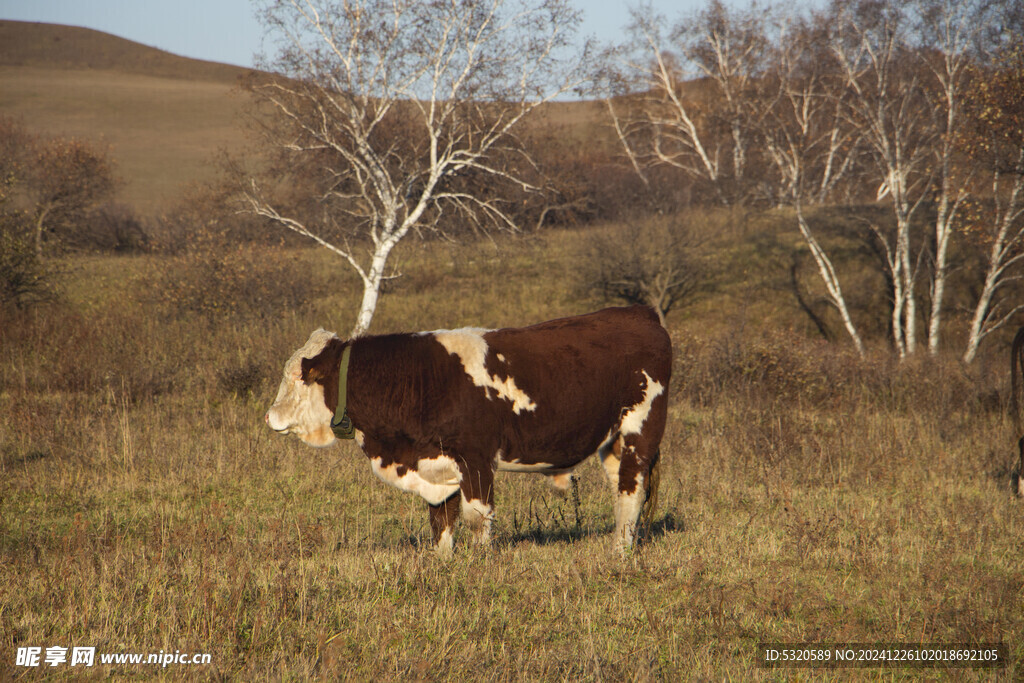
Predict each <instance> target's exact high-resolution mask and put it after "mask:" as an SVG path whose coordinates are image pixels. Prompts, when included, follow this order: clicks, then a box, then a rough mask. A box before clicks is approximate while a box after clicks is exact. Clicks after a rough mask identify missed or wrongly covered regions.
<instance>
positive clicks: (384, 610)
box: [0, 228, 1024, 681]
mask: <svg viewBox="0 0 1024 683" xmlns="http://www.w3.org/2000/svg"><path fill="white" fill-rule="evenodd" d="M608 229H613V228H608ZM580 241H581V235H580V234H579V233H575V232H564V233H557V232H552V233H547V234H543V235H541V236H537V237H533V238H530V239H522V240H518V241H515V242H506V241H503V240H499V241H498V242H496V243H492V242H482V243H480V244H477V245H470V246H466V247H461V248H460V247H454V246H451V245H447V244H443V243H439V244H431V245H428V246H426V247H420V246H408V247H406V248H405V249H404V251H403V253H402V254H401V255H400V257H401V258H400V262H401V264H400V267H401V270H402V272H403V273H404V277H403V278H402V279H400V280H398V281H396V282H395V283H394V285H393V287H392V288H391V290H390V291H389V293H388V294H387V296H386V297H385V298H384V300H383V302H382V306H381V308H380V309H379V312H378V317H377V319H376V320H375V322H374V331H375V332H384V331H390V330H401V329H405V330H409V329H434V328H441V327H454V326H459V325H465V324H472V325H483V326H500V325H516V324H521V323H527V322H533V321H538V320H542V319H546V318H550V317H556V316H561V315H567V314H572V313H577V312H582V311H586V310H591V309H593V308H596V307H597V306H599V305H600V304H599V302H597V301H594V300H592V299H590V298H588V296H587V295H585V294H583V293H580V292H579V291H578V290H577V289H576V288H575V286H574V283H573V272H574V269H575V267H574V263H575V259H576V258H577V256H578V252H577V246H576V245H578V244H579V243H580ZM253 249H256V248H255V247H254V248H253ZM246 253H247V254H248V256H251V257H252V258H251V259H249V260H246V259H244V258H242V259H240V260H238V261H237V262H235V263H236V267H237V268H238V269H239V270H240V271H245V273H246V274H244V275H242V274H240V275H239V278H241V279H240V280H239V281H240V282H241V283H242V286H241V289H240V291H243V292H248V293H249V294H250V295H253V296H255V295H256V294H258V295H259V297H260V302H261V303H260V305H259V306H258V307H255V308H254V307H246V306H245V305H244V301H231V299H230V297H229V296H227V295H225V296H224V297H223V303H224V307H223V308H222V309H219V310H218V309H216V308H212V309H209V308H208V309H203V310H198V311H196V310H192V309H190V308H189V306H188V305H187V304H188V302H187V301H181V300H180V299H179V298H178V294H177V293H179V292H182V291H188V289H187V287H182V286H181V284H180V283H181V282H182V281H190V279H191V280H194V279H195V278H196V277H199V278H202V277H203V275H202V272H200V271H197V270H196V266H195V264H194V263H192V262H190V261H189V260H188V259H187V258H185V257H177V258H172V257H164V256H156V255H147V256H132V257H106V256H90V257H84V256H80V257H74V258H70V259H68V260H67V262H66V263H65V264H64V268H65V273H66V274H65V278H64V279H65V295H64V300H63V301H62V302H61V303H58V304H54V305H52V306H48V307H40V308H36V309H34V310H32V311H30V312H27V313H14V312H5V313H2V314H0V315H4V316H5V317H4V319H3V321H2V322H0V414H2V415H3V416H4V418H3V419H2V420H0V566H2V567H3V571H2V572H0V678H23V677H29V678H35V677H40V676H43V675H47V676H52V677H55V678H57V679H61V678H64V677H70V676H71V674H72V673H73V672H75V671H77V670H76V669H73V668H71V667H69V666H68V665H67V664H64V665H61V666H59V667H57V668H54V669H52V671H49V670H45V671H44V669H48V667H40V668H38V669H27V668H24V667H17V666H15V652H16V650H17V648H18V647H28V646H36V647H42V648H44V651H45V648H47V647H50V646H63V647H68V648H71V647H76V646H86V647H96V652H97V653H150V652H153V653H156V652H159V651H161V650H162V651H163V652H174V651H181V652H187V653H197V652H199V653H209V654H210V655H211V663H210V664H208V665H196V666H189V665H170V666H168V667H167V668H164V669H161V668H160V667H159V666H155V665H144V664H142V665H116V664H109V665H100V664H99V663H98V662H97V664H96V666H95V667H94V668H93V669H91V670H89V671H90V673H93V674H96V673H100V674H103V675H113V676H118V677H134V678H150V677H156V676H166V677H173V678H176V679H177V678H187V679H199V680H206V679H225V678H226V679H239V680H253V679H259V678H273V679H304V678H308V677H319V678H322V679H326V680H331V679H348V680H371V679H385V680H386V679H394V678H407V679H414V680H462V679H468V680H497V681H504V680H524V679H525V680H567V679H585V680H604V681H614V680H781V679H787V680H788V679H791V678H793V677H796V678H799V679H809V678H812V679H815V680H818V679H827V680H832V679H834V680H848V679H867V680H876V679H879V678H881V679H885V680H890V679H893V678H895V679H904V678H917V677H918V676H919V675H920V674H921V673H925V674H926V675H927V677H929V678H936V677H937V678H940V679H950V680H963V679H966V680H988V679H990V678H993V677H994V678H997V679H1006V678H1012V679H1019V678H1021V677H1022V675H1024V674H1022V672H1024V669H1022V668H1021V667H1022V665H1021V664H1020V662H1021V661H1022V658H1024V564H1022V562H1021V557H1022V555H1024V505H1022V503H1021V501H1020V500H1017V499H1015V498H1013V497H1012V496H1011V495H1010V488H1011V476H1012V475H1011V470H1012V457H1013V453H1012V450H1011V438H1012V434H1011V427H1010V424H1009V421H1008V419H1007V418H1006V416H1005V415H1006V411H1005V405H1004V400H1005V397H1006V395H1007V384H1008V381H1007V377H1006V372H1005V367H1004V366H1005V363H1004V362H1003V358H1002V355H1001V354H1000V355H995V356H993V357H992V358H989V359H983V361H982V362H980V363H979V364H978V366H977V367H975V368H972V369H971V370H969V371H968V370H964V369H963V368H961V367H960V366H959V365H957V364H956V363H955V362H945V361H943V362H921V363H917V362H913V363H907V364H905V365H904V366H902V367H896V366H895V365H894V363H893V361H892V360H891V357H890V356H889V354H888V353H886V352H885V351H884V350H878V351H875V352H873V353H872V356H871V357H870V358H869V359H868V360H867V361H864V362H861V361H859V360H857V359H856V358H855V356H853V355H851V354H850V353H849V352H848V351H847V350H846V348H845V346H846V345H845V344H843V343H842V342H837V343H835V344H832V345H828V344H825V343H823V342H820V341H816V340H813V339H811V338H809V337H807V336H806V334H805V331H806V327H807V324H806V323H805V322H803V321H802V320H801V319H800V317H799V313H798V312H797V311H795V307H793V306H791V305H789V304H788V303H786V301H787V300H786V294H785V292H783V291H780V290H778V289H773V288H772V287H770V286H767V284H766V282H765V281H762V280H761V279H758V278H765V277H768V276H767V275H763V274H762V275H755V274H756V273H758V272H760V271H764V270H765V269H764V268H763V267H761V266H763V264H758V263H757V262H755V261H751V262H750V264H749V265H750V268H749V273H748V275H747V276H744V277H738V278H736V279H734V280H732V281H730V282H727V283H723V284H722V286H721V287H719V289H718V290H717V292H716V293H715V294H713V295H710V296H709V297H707V298H706V299H705V300H703V301H702V302H701V303H699V304H697V305H695V306H694V307H692V308H690V309H687V310H685V311H682V312H679V313H674V314H672V315H671V316H670V318H669V325H670V328H671V329H670V331H671V333H672V337H673V341H674V345H675V355H676V360H675V363H676V367H675V376H674V378H673V387H672V394H671V402H670V422H669V426H668V432H667V435H666V438H665V441H664V444H663V454H664V470H665V471H664V473H663V478H662V490H661V502H660V508H659V511H658V513H657V514H656V516H655V522H654V524H653V525H652V527H651V528H650V529H649V530H648V532H647V535H646V540H645V542H644V544H643V545H642V546H641V547H640V549H639V550H638V551H637V552H635V553H634V554H633V555H632V556H631V557H629V558H628V559H626V560H622V559H620V558H618V557H617V556H615V555H614V554H613V553H612V546H611V539H610V537H609V531H610V529H611V527H612V524H613V517H612V496H611V494H610V492H609V491H608V490H607V485H606V483H605V481H604V479H603V476H602V474H601V472H600V467H599V465H598V464H597V463H596V462H591V463H587V464H586V465H585V466H584V467H583V468H582V481H581V485H580V497H579V504H578V505H577V504H576V503H575V502H574V500H573V499H572V498H571V497H562V496H560V495H559V494H558V493H557V492H555V491H554V490H553V489H551V488H550V487H549V486H548V485H547V484H546V483H544V482H543V481H540V479H541V478H539V477H532V476H530V475H516V474H510V473H501V474H499V476H498V484H497V486H498V491H497V501H496V503H497V515H498V517H497V520H496V527H495V543H494V545H493V547H492V548H490V549H487V550H483V549H479V548H473V547H469V546H467V545H465V544H459V545H457V552H456V555H455V558H454V559H453V560H451V561H449V562H445V561H441V560H439V559H437V558H435V557H434V556H433V555H432V554H431V553H430V552H429V550H428V549H427V545H428V542H429V537H430V531H429V526H428V524H427V515H426V506H425V504H424V503H423V501H422V500H420V499H418V498H416V497H414V496H412V495H409V494H403V493H401V492H400V491H398V490H396V489H391V488H388V487H386V486H385V485H384V484H383V483H381V482H380V481H378V480H376V479H375V478H374V477H373V475H372V474H371V472H370V468H369V467H368V466H367V463H366V461H365V457H364V456H362V455H361V454H360V453H358V452H357V451H356V450H355V449H354V448H352V447H351V446H350V445H346V446H343V447H336V448H331V449H327V450H314V449H310V448H308V447H306V446H303V445H302V444H300V443H298V442H297V441H295V440H292V439H287V438H281V437H278V436H277V435H275V434H272V433H270V432H269V430H267V429H266V427H265V426H264V424H263V420H262V416H263V413H264V411H265V410H266V408H267V407H268V405H269V403H270V402H271V400H272V398H273V395H274V392H275V391H276V384H277V381H278V377H279V373H280V369H281V367H282V364H283V362H284V360H285V359H286V358H287V356H288V355H289V354H290V353H291V352H292V351H293V350H294V349H295V348H296V347H298V346H299V345H300V344H301V343H302V341H303V340H305V338H306V336H307V335H308V333H309V331H310V330H311V329H313V328H315V327H317V326H320V325H323V326H326V327H328V328H333V329H337V330H338V331H339V332H341V333H344V332H345V331H346V330H347V329H348V327H349V325H350V324H351V321H352V319H353V313H354V307H355V302H356V293H357V283H356V282H355V280H354V279H353V278H352V277H350V276H349V275H348V274H347V273H346V272H345V271H343V270H341V268H340V267H339V264H338V263H337V262H335V261H333V260H332V259H331V257H330V256H329V255H327V254H326V253H321V252H320V251H316V250H294V251H286V252H277V253H275V254H273V255H271V254H267V253H265V252H253V253H249V252H246ZM729 258H732V259H740V260H743V259H746V260H750V259H753V258H755V257H754V256H752V255H751V254H750V253H748V252H744V251H743V250H742V249H739V248H737V249H736V250H734V253H733V255H732V256H730V257H729ZM246 269H249V270H246ZM249 271H252V272H249ZM197 273H198V275H197ZM246 277H249V278H252V279H251V280H245V278H246ZM247 282H248V283H249V284H248V285H246V283H247ZM259 283H262V288H260V287H257V286H256V285H257V284H259ZM194 284H195V283H194V282H192V285H194ZM199 284H200V285H203V284H204V283H203V281H202V280H201V279H200V281H199ZM207 284H211V283H207ZM211 286H212V284H211ZM296 301H299V303H296ZM993 346H994V345H993ZM996 351H1001V350H999V349H996ZM465 536H466V534H465V533H463V534H460V536H459V538H461V539H465ZM457 543H458V541H457ZM768 641H775V642H790V643H792V642H826V641H828V642H836V641H840V642H878V641H890V642H892V641H894V642H946V643H965V644H978V643H986V642H1003V643H1006V644H1007V646H1008V647H1009V650H1010V656H1011V658H1012V663H1011V665H1010V666H1009V667H1008V668H1006V669H1003V670H1000V671H997V672H986V671H981V670H973V669H957V670H951V671H943V670H928V671H924V672H922V671H921V670H914V669H890V670H880V669H845V670H823V669H817V670H808V669H804V670H797V669H780V670H770V669H764V668H759V667H758V655H757V644H758V643H759V642H768Z"/></svg>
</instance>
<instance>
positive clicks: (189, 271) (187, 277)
mask: <svg viewBox="0 0 1024 683" xmlns="http://www.w3.org/2000/svg"><path fill="white" fill-rule="evenodd" d="M310 287H311V284H310V282H309V278H308V276H306V275H304V274H301V273H299V272H296V271H295V269H294V268H292V267H291V263H290V262H289V260H288V259H287V255H286V254H284V253H282V250H281V249H280V248H277V249H274V248H267V247H259V246H255V245H236V244H225V243H223V242H222V241H220V240H217V239H213V238H205V239H202V240H201V241H200V242H199V243H193V245H192V246H191V247H190V248H189V249H188V250H187V251H185V252H183V253H181V254H179V255H177V256H175V257H173V258H172V260H171V262H170V265H169V267H168V268H167V270H166V271H165V272H164V273H163V274H162V275H160V276H158V277H157V278H156V280H155V282H154V283H153V288H152V289H153V291H154V292H155V297H156V299H157V301H158V302H159V303H162V304H164V305H166V306H168V307H170V308H171V309H172V310H173V311H175V312H177V313H179V314H182V313H192V314H199V315H202V316H205V317H209V318H221V317H223V316H230V315H242V316H257V317H262V316H266V315H271V314H275V313H278V312H280V311H282V310H286V309H289V308H297V307H298V306H300V305H301V304H302V303H304V302H305V301H306V300H308V299H309V297H310V295H311V293H312V292H311V290H310Z"/></svg>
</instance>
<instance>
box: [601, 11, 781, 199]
mask: <svg viewBox="0 0 1024 683" xmlns="http://www.w3.org/2000/svg"><path fill="white" fill-rule="evenodd" d="M766 12H767V10H761V9H759V8H758V6H757V5H751V6H750V8H749V9H747V10H738V9H731V8H728V7H726V5H725V4H724V3H722V2H720V0H712V1H711V2H710V3H709V4H708V6H707V7H706V8H705V9H704V10H702V11H700V12H698V13H696V14H694V15H692V16H688V17H683V18H682V19H681V20H680V21H679V22H677V23H676V24H675V25H674V27H670V24H669V23H668V22H667V20H666V19H665V17H663V16H661V15H659V14H657V13H655V12H653V10H651V8H650V7H649V6H647V7H640V8H637V9H634V10H633V12H632V24H631V26H630V28H629V34H630V42H629V43H627V44H626V45H624V46H619V47H617V48H615V49H613V50H611V51H610V52H609V53H608V54H607V55H606V62H607V69H606V72H605V81H604V90H605V92H604V95H605V98H604V99H605V103H606V105H607V108H608V112H609V114H610V116H611V120H612V125H613V127H614V130H615V132H616V134H617V135H618V138H619V141H620V142H621V143H622V145H623V149H624V150H625V152H626V155H627V157H628V158H629V160H630V162H631V164H632V165H633V168H634V169H635V170H636V171H637V172H638V173H639V174H640V176H641V177H642V178H644V180H645V182H646V181H647V179H646V175H645V171H646V169H648V168H650V167H651V166H657V165H667V166H671V167H674V168H677V169H680V170H682V171H683V172H685V173H686V174H687V175H688V176H690V177H691V178H694V179H697V180H700V181H704V182H706V183H707V184H709V185H710V187H711V188H712V190H713V191H714V193H715V195H716V196H717V198H718V200H719V201H720V202H721V203H722V204H731V203H734V202H735V201H736V200H737V199H738V198H740V197H741V195H742V192H743V186H744V180H745V176H746V174H747V168H748V165H749V154H750V150H751V145H752V140H751V136H750V129H749V127H748V126H747V122H748V120H749V118H750V116H751V104H752V99H751V98H750V97H749V95H750V91H751V89H752V88H754V87H756V85H757V77H758V76H759V75H760V73H761V72H762V70H763V68H764V57H765V55H766V52H767V48H768V40H767V37H766V35H765V33H764V30H763V26H764V21H765V16H766Z"/></svg>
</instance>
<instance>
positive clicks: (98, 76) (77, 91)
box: [0, 20, 246, 215]
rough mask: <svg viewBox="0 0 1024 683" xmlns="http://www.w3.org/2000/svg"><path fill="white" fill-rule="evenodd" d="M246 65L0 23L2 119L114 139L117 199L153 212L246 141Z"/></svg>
mask: <svg viewBox="0 0 1024 683" xmlns="http://www.w3.org/2000/svg"><path fill="white" fill-rule="evenodd" d="M245 73H246V70H245V69H242V68H239V67H235V66H229V65H226V64H217V63H213V62H204V61H200V60H195V59H188V58H185V57H179V56H177V55H173V54H170V53H167V52H164V51H162V50H157V49H155V48H151V47H146V46H144V45H140V44H138V43H134V42H132V41H129V40H125V39H123V38H118V37H116V36H113V35H110V34H107V33H102V32H100V31H93V30H91V29H85V28H77V27H70V26H57V25H53V24H38V23H28V22H17V21H8V20H2V21H0V115H7V116H14V117H16V118H19V119H21V121H22V122H23V123H24V125H25V126H26V127H28V128H29V129H30V130H32V131H36V132H43V133H49V134H61V135H68V136H76V137H83V138H87V139H89V140H92V141H94V142H97V143H99V144H103V145H109V146H110V151H111V156H112V157H113V158H114V159H115V161H116V162H117V164H118V173H119V175H120V176H121V178H122V179H123V180H124V186H123V187H122V189H121V192H120V196H119V200H120V201H123V202H125V203H127V204H129V205H130V206H132V207H134V208H135V209H136V210H137V211H139V212H140V213H141V214H143V215H154V214H157V213H159V212H160V211H161V210H162V209H164V208H166V207H167V206H168V205H169V204H170V203H172V202H173V201H175V199H176V198H177V197H178V195H179V193H180V190H181V186H182V184H184V183H188V182H193V181H199V182H202V181H206V180H209V179H210V178H212V177H213V175H214V174H215V171H214V169H213V167H212V165H211V163H210V162H211V161H212V159H213V157H214V155H215V154H216V153H217V151H218V150H220V149H228V150H235V151H237V150H239V149H241V148H242V147H243V145H244V142H245V138H244V135H243V126H242V114H243V113H244V109H245V105H246V97H245V95H244V94H242V93H240V92H239V91H238V90H237V83H238V79H239V78H240V77H241V76H243V75H244V74H245Z"/></svg>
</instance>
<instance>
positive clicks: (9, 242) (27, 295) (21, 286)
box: [0, 216, 57, 308]
mask: <svg viewBox="0 0 1024 683" xmlns="http://www.w3.org/2000/svg"><path fill="white" fill-rule="evenodd" d="M7 218H10V217H7ZM55 279H56V278H55V274H54V268H53V266H52V265H51V264H48V263H46V262H44V261H43V260H42V259H41V258H40V257H39V255H38V254H37V253H36V252H35V249H34V248H33V245H32V239H31V238H30V237H29V236H28V235H27V233H24V232H22V231H19V230H18V229H17V226H16V223H15V221H13V220H5V217H3V216H0V306H14V307H16V308H27V307H29V306H31V305H33V304H37V303H41V302H44V301H51V300H53V299H54V298H55V297H56V293H57V289H56V284H55Z"/></svg>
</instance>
